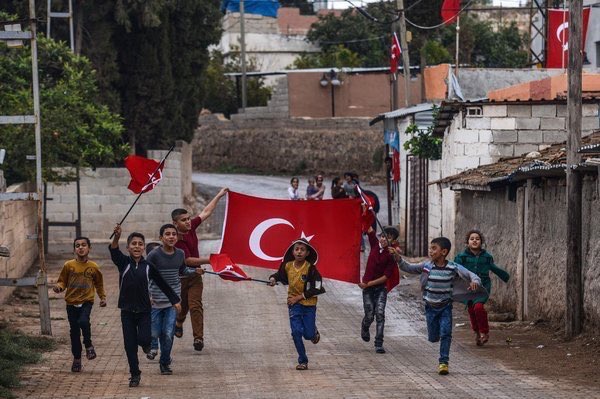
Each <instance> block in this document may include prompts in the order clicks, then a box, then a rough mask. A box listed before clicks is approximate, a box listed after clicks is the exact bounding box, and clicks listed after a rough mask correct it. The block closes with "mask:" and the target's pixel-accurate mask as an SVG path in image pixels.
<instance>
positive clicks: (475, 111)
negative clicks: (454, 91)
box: [467, 107, 483, 117]
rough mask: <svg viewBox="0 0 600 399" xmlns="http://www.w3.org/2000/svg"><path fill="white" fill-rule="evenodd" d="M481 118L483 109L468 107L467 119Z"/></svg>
mask: <svg viewBox="0 0 600 399" xmlns="http://www.w3.org/2000/svg"><path fill="white" fill-rule="evenodd" d="M478 116H483V108H482V107H468V108H467V117H478Z"/></svg>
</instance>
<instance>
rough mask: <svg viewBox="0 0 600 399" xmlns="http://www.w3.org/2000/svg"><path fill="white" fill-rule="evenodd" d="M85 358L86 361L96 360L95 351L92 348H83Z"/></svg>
mask: <svg viewBox="0 0 600 399" xmlns="http://www.w3.org/2000/svg"><path fill="white" fill-rule="evenodd" d="M85 357H87V359H88V360H93V359H95V358H96V350H95V349H94V347H93V346H90V347H88V348H85Z"/></svg>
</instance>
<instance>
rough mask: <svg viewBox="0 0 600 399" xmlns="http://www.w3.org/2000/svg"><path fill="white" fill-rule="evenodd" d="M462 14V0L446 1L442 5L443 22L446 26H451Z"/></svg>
mask: <svg viewBox="0 0 600 399" xmlns="http://www.w3.org/2000/svg"><path fill="white" fill-rule="evenodd" d="M459 12H460V0H444V2H443V3H442V10H441V12H440V14H441V15H442V20H443V21H444V23H445V24H451V23H453V22H455V21H456V17H457V16H458V13H459Z"/></svg>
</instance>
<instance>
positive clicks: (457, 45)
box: [454, 14, 460, 79]
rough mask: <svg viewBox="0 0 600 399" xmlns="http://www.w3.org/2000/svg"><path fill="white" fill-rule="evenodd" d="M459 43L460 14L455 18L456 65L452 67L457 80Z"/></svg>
mask: <svg viewBox="0 0 600 399" xmlns="http://www.w3.org/2000/svg"><path fill="white" fill-rule="evenodd" d="M459 43H460V14H458V15H457V16H456V57H455V59H456V65H455V66H454V75H455V76H456V78H457V79H458V55H459V52H458V51H459Z"/></svg>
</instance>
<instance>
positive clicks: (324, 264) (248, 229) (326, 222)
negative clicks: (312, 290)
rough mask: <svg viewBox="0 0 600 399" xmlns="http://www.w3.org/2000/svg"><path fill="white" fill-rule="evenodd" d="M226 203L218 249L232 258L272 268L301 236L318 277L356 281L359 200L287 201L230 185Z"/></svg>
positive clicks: (358, 246) (240, 261)
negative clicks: (313, 252) (307, 244)
mask: <svg viewBox="0 0 600 399" xmlns="http://www.w3.org/2000/svg"><path fill="white" fill-rule="evenodd" d="M226 207H227V209H226V213H225V222H224V226H223V237H222V241H221V248H220V250H219V253H226V254H228V255H229V256H230V257H231V259H232V260H233V261H234V262H236V263H238V264H245V265H250V266H258V267H265V268H268V269H277V268H278V267H279V265H280V263H281V261H282V259H283V255H284V253H285V251H286V250H287V249H288V247H289V246H290V244H291V243H292V241H293V240H295V239H298V238H302V237H305V238H306V239H307V240H308V241H309V242H310V244H311V245H312V246H313V247H314V248H315V250H316V251H317V253H318V255H319V258H318V262H317V268H318V269H319V272H320V273H321V275H322V276H323V277H327V278H331V279H334V280H341V281H347V282H350V283H358V282H360V235H361V218H360V214H361V207H360V200H358V199H335V200H322V201H290V200H279V199H266V198H258V197H252V196H249V195H244V194H240V193H235V192H231V191H230V192H228V193H227V206H226Z"/></svg>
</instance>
